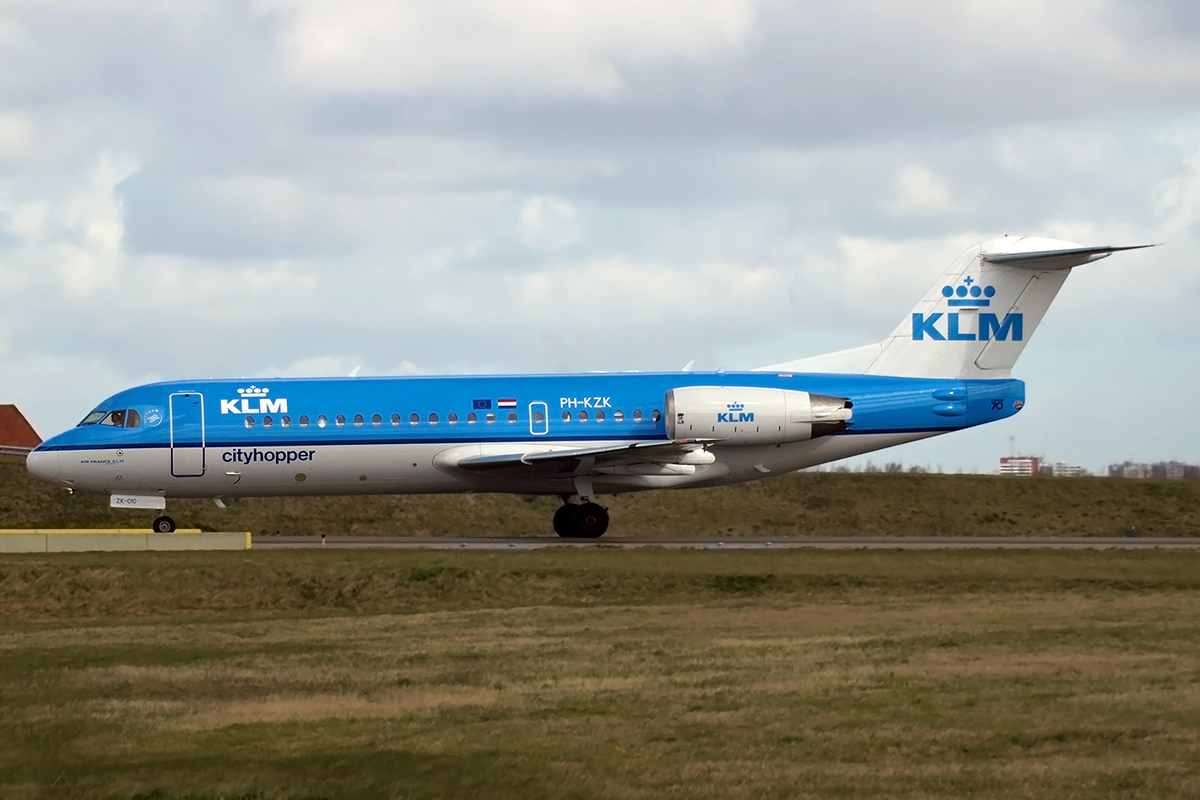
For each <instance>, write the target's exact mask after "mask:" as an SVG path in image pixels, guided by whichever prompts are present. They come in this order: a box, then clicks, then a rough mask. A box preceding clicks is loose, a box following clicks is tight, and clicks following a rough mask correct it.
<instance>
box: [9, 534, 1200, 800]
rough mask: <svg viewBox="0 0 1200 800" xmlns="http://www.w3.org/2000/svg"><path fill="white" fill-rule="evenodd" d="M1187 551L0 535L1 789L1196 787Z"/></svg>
mask: <svg viewBox="0 0 1200 800" xmlns="http://www.w3.org/2000/svg"><path fill="white" fill-rule="evenodd" d="M1198 589H1200V554H1196V553H1190V552H1182V553H1171V552H1087V553H1082V552H1004V551H1002V552H970V551H964V552H890V553H889V552H877V551H870V552H866V551H860V552H801V551H788V552H773V553H772V552H733V551H725V552H707V551H706V552H673V551H660V550H642V551H612V550H588V551H539V552H514V553H507V552H505V553H479V552H458V551H455V552H452V553H434V552H396V551H382V552H380V551H370V552H369V551H350V552H347V551H303V552H279V551H276V552H249V553H207V554H201V553H195V554H165V553H164V554H119V555H118V554H91V555H64V556H56V557H48V556H44V555H40V556H32V555H30V556H10V557H5V558H4V559H3V560H0V608H3V609H4V613H3V617H2V618H0V705H2V708H0V710H2V712H3V713H0V796H3V797H5V798H10V797H11V798H26V797H28V798H34V797H56V798H59V797H61V798H82V797H88V798H92V797H114V798H117V797H119V798H132V797H159V798H176V797H206V798H215V797H242V796H252V797H262V798H300V797H310V798H317V797H329V798H358V797H361V798H368V797H369V798H374V797H405V798H426V797H479V798H507V797H513V798H518V797H519V798H592V797H612V798H652V797H653V798H659V797H681V798H683V797H687V798H763V797H780V798H782V797H789V798H790V797H802V796H842V797H914V798H915V797H922V798H926V797H963V796H973V797H983V798H1013V797H1031V798H1040V797H1044V798H1056V799H1057V798H1064V797H1075V798H1090V797H1106V798H1108V797H1143V796H1155V797H1195V796H1196V795H1197V794H1198V793H1200V592H1198V591H1197V590H1198Z"/></svg>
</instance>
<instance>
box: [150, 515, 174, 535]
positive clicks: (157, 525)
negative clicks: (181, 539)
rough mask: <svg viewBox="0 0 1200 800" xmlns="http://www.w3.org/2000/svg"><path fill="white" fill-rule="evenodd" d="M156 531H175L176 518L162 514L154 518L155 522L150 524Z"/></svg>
mask: <svg viewBox="0 0 1200 800" xmlns="http://www.w3.org/2000/svg"><path fill="white" fill-rule="evenodd" d="M150 527H151V528H153V529H154V532H155V533H174V532H175V520H173V519H171V518H170V517H168V516H161V517H158V518H157V519H155V520H154V524H153V525H151V526H150Z"/></svg>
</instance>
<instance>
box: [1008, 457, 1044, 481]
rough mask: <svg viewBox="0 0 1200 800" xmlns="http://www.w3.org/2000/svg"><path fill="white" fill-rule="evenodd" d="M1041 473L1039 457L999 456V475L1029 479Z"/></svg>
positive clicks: (1040, 459)
mask: <svg viewBox="0 0 1200 800" xmlns="http://www.w3.org/2000/svg"><path fill="white" fill-rule="evenodd" d="M1041 471H1042V457H1041V456H1001V457H1000V474H1001V475H1017V476H1019V477H1023V478H1029V477H1032V476H1034V475H1037V474H1039V473H1040V472H1041Z"/></svg>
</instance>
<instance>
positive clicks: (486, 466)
mask: <svg viewBox="0 0 1200 800" xmlns="http://www.w3.org/2000/svg"><path fill="white" fill-rule="evenodd" d="M716 441H719V440H717V439H675V440H671V441H662V442H636V443H634V444H619V445H608V446H603V447H581V448H575V449H570V450H543V451H540V452H533V453H529V452H526V453H499V454H494V455H477V456H467V457H465V458H461V459H459V460H458V461H456V462H455V464H454V466H456V467H458V468H460V469H465V470H470V471H471V472H480V473H484V472H490V471H493V470H502V469H513V468H522V467H523V468H524V470H523V471H525V472H526V474H528V475H531V476H533V475H538V476H544V477H553V476H565V475H588V474H592V472H593V470H595V469H599V468H604V467H620V466H629V465H632V464H681V463H682V464H707V463H711V462H712V461H713V460H714V458H713V456H712V455H711V454H710V453H708V452H707V451H706V450H705V447H706V446H707V445H709V444H712V443H714V442H716Z"/></svg>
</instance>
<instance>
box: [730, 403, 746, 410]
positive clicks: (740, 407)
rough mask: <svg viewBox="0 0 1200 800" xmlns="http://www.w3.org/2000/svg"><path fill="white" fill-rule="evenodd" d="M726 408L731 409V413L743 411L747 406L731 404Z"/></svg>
mask: <svg viewBox="0 0 1200 800" xmlns="http://www.w3.org/2000/svg"><path fill="white" fill-rule="evenodd" d="M725 407H726V408H727V409H729V410H730V411H742V410H743V409H745V408H746V404H745V403H730V404H729V405H727V406H725Z"/></svg>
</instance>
